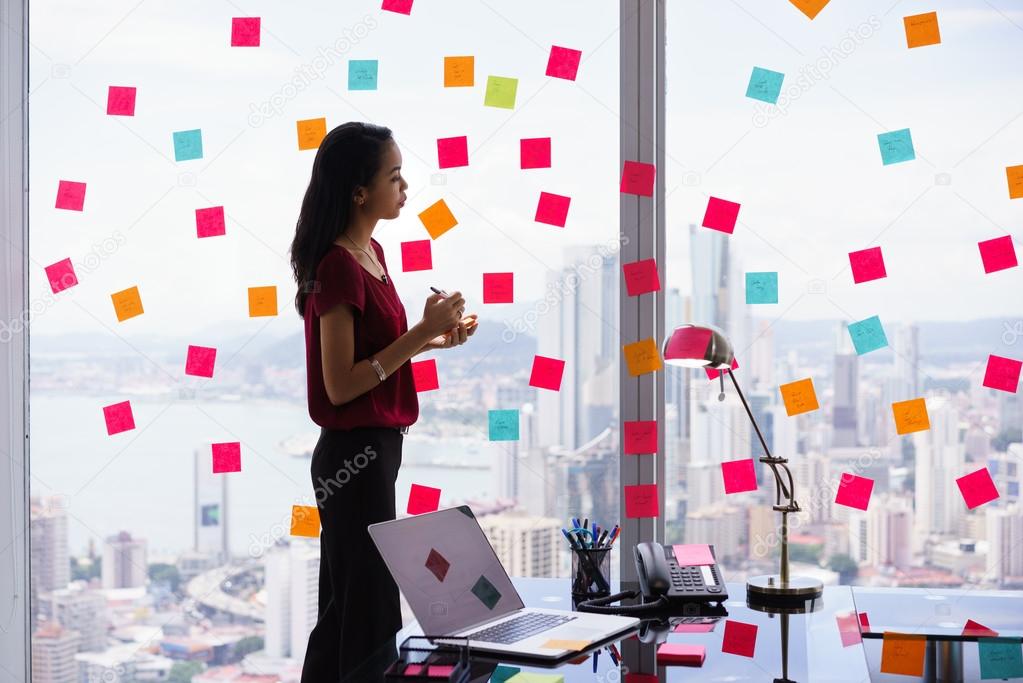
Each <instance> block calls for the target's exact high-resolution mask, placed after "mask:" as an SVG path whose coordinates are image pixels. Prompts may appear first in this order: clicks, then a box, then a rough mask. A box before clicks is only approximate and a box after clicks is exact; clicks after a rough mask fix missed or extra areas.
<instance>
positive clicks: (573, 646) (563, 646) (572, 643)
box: [540, 638, 590, 650]
mask: <svg viewBox="0 0 1023 683" xmlns="http://www.w3.org/2000/svg"><path fill="white" fill-rule="evenodd" d="M589 644H590V641H589V640H558V639H556V638H555V639H553V640H548V641H547V642H546V643H544V644H543V645H541V646H540V647H542V648H543V649H545V650H585V649H586V648H587V646H589Z"/></svg>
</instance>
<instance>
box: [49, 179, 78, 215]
mask: <svg viewBox="0 0 1023 683" xmlns="http://www.w3.org/2000/svg"><path fill="white" fill-rule="evenodd" d="M84 206H85V183H77V182H75V181H73V180H61V181H60V182H59V183H57V204H56V208H58V209H67V210H68V211H81V210H82V207H84Z"/></svg>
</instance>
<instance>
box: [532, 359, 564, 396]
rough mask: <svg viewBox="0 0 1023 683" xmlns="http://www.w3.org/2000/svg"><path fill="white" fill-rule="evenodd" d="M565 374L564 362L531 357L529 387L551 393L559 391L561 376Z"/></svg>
mask: <svg viewBox="0 0 1023 683" xmlns="http://www.w3.org/2000/svg"><path fill="white" fill-rule="evenodd" d="M564 373H565V361H563V360H558V359H557V358H547V357H546V356H533V369H532V371H531V372H530V373H529V386H531V387H538V388H540V389H550V390H551V391H561V376H562V375H563V374H564Z"/></svg>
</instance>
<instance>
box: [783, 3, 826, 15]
mask: <svg viewBox="0 0 1023 683" xmlns="http://www.w3.org/2000/svg"><path fill="white" fill-rule="evenodd" d="M789 2H791V3H792V4H793V5H795V6H796V9H798V10H799V11H800V12H802V13H803V14H805V15H806V16H808V17H809V18H810V19H813V18H814V17H816V16H817V15H818V14H820V11H821V10H822V9H824V6H825V5H827V4H828V3H829V2H831V0H789Z"/></svg>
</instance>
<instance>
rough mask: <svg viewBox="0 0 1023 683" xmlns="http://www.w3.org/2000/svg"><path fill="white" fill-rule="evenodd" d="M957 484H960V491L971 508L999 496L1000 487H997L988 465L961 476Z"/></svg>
mask: <svg viewBox="0 0 1023 683" xmlns="http://www.w3.org/2000/svg"><path fill="white" fill-rule="evenodd" d="M956 484H957V485H958V486H959V491H960V493H962V494H963V500H965V501H966V507H968V508H969V509H971V510H972V509H973V508H975V507H979V506H981V505H983V504H984V503H990V502H991V501H993V500H995V499H996V498H998V489H997V488H995V482H994V481H993V480H992V479H991V472H989V471H988V468H986V467H981V468H980V469H979V470H976V471H975V472H971V473H969V474H967V475H965V476H962V477H959V478H958V479H956Z"/></svg>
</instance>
